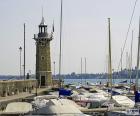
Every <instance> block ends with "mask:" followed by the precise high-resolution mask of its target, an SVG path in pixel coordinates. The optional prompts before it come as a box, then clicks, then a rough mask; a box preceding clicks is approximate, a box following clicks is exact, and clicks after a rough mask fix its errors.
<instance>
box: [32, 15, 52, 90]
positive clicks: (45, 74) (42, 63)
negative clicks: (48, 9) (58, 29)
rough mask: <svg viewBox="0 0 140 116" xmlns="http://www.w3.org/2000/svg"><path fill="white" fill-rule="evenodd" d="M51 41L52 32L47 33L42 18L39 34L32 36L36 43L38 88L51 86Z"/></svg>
mask: <svg viewBox="0 0 140 116" xmlns="http://www.w3.org/2000/svg"><path fill="white" fill-rule="evenodd" d="M52 39H53V32H52V33H50V34H49V33H48V32H47V25H46V24H45V20H44V17H42V20H41V23H40V25H39V33H38V34H34V40H35V41H36V79H37V80H38V85H39V87H45V86H51V85H52V72H51V58H50V41H51V40H52Z"/></svg>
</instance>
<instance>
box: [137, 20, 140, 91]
mask: <svg viewBox="0 0 140 116" xmlns="http://www.w3.org/2000/svg"><path fill="white" fill-rule="evenodd" d="M139 51H140V19H139V37H138V55H137V69H136V70H137V74H136V91H137V90H138V77H139V71H138V69H139V58H140V56H139Z"/></svg>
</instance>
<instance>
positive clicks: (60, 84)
mask: <svg viewBox="0 0 140 116" xmlns="http://www.w3.org/2000/svg"><path fill="white" fill-rule="evenodd" d="M62 3H63V0H61V14H60V53H59V87H60V88H61V87H62V77H60V76H61V54H62V53H61V49H62V48H61V46H62V45H61V44H62V43H61V39H62V16H63V12H62V11H63V7H62V5H63V4H62Z"/></svg>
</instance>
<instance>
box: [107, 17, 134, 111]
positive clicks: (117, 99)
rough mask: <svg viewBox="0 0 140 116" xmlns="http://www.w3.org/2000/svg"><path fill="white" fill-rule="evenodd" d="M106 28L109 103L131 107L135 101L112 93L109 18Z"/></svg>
mask: <svg viewBox="0 0 140 116" xmlns="http://www.w3.org/2000/svg"><path fill="white" fill-rule="evenodd" d="M108 28H109V79H110V91H111V93H110V94H111V95H110V101H109V104H111V103H112V104H113V103H114V104H116V105H119V106H123V107H127V108H132V107H134V105H135V103H134V102H133V101H132V100H131V99H129V98H128V97H126V96H123V95H113V94H112V93H113V92H112V88H113V87H112V62H111V31H110V18H108Z"/></svg>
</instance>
